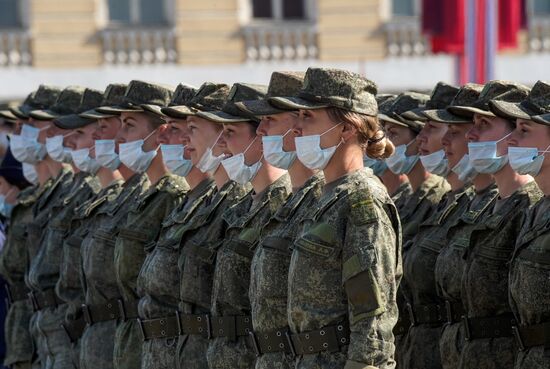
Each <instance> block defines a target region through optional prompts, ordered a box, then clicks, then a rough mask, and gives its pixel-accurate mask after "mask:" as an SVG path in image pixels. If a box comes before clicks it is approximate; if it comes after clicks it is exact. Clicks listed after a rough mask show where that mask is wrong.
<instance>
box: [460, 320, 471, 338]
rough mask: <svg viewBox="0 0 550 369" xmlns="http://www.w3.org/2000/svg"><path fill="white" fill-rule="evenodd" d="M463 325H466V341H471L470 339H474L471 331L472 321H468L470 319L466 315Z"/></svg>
mask: <svg viewBox="0 0 550 369" xmlns="http://www.w3.org/2000/svg"><path fill="white" fill-rule="evenodd" d="M462 325H464V333H465V336H464V339H465V340H466V341H469V340H470V338H471V337H472V333H471V331H470V321H469V320H468V317H467V316H466V315H463V316H462Z"/></svg>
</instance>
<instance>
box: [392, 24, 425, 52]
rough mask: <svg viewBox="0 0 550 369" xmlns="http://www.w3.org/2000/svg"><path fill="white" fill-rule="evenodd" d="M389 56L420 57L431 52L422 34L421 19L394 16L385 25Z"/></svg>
mask: <svg viewBox="0 0 550 369" xmlns="http://www.w3.org/2000/svg"><path fill="white" fill-rule="evenodd" d="M384 33H385V35H386V52H387V54H388V56H415V55H416V56H418V55H425V54H428V53H429V52H430V46H429V45H430V44H429V42H428V39H427V38H426V37H425V36H424V35H423V34H422V30H421V26H420V18H419V17H414V16H410V17H409V16H394V17H393V18H392V19H391V20H390V21H389V22H388V23H386V24H385V25H384Z"/></svg>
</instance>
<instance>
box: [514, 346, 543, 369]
mask: <svg viewBox="0 0 550 369" xmlns="http://www.w3.org/2000/svg"><path fill="white" fill-rule="evenodd" d="M545 368H550V348H547V349H546V352H544V346H537V347H532V348H530V349H527V350H526V351H520V352H519V353H518V355H517V357H516V364H515V366H514V369H545Z"/></svg>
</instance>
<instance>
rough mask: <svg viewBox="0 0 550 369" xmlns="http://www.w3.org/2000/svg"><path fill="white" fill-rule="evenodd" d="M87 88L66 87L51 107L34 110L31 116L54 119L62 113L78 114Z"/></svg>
mask: <svg viewBox="0 0 550 369" xmlns="http://www.w3.org/2000/svg"><path fill="white" fill-rule="evenodd" d="M85 90H86V89H85V88H84V87H80V86H69V87H66V88H65V89H63V90H62V91H61V93H60V94H59V96H58V97H57V100H55V103H54V104H53V105H52V106H51V107H50V108H49V109H40V110H33V111H31V112H30V113H29V116H30V117H32V118H33V119H36V120H53V119H55V118H58V117H60V116H62V115H69V114H76V113H78V107H79V106H80V101H81V100H82V95H84V91H85Z"/></svg>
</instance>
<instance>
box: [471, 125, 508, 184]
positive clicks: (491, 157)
mask: <svg viewBox="0 0 550 369" xmlns="http://www.w3.org/2000/svg"><path fill="white" fill-rule="evenodd" d="M511 134H512V133H511V132H510V133H509V134H507V135H506V136H504V137H502V138H501V139H500V140H498V141H485V142H469V143H468V153H469V154H470V161H471V162H472V165H473V166H474V168H475V170H476V171H478V172H479V173H485V174H494V173H496V172H498V171H499V170H501V169H502V168H503V167H504V166H505V165H506V164H508V155H502V156H497V145H498V143H499V142H500V141H502V140H504V139H506V138H507V137H508V136H510V135H511Z"/></svg>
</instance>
